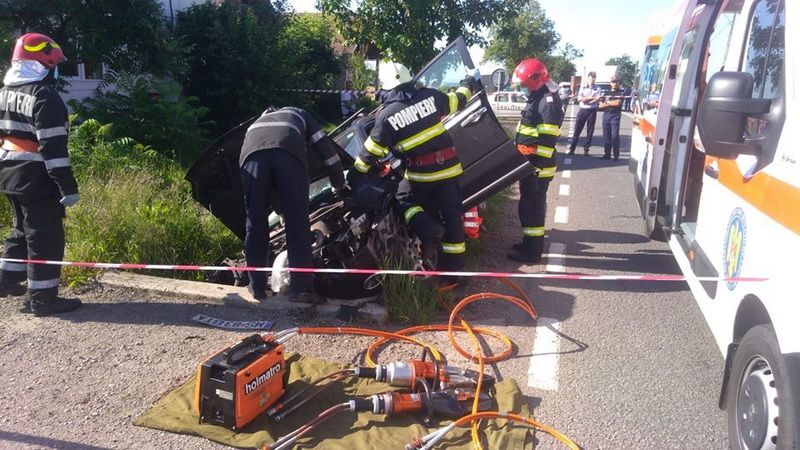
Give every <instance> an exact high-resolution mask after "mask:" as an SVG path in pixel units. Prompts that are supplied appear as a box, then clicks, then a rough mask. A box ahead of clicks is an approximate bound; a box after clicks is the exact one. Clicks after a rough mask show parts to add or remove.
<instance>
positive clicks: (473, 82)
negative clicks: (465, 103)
mask: <svg viewBox="0 0 800 450" xmlns="http://www.w3.org/2000/svg"><path fill="white" fill-rule="evenodd" d="M461 84H462V85H463V86H466V87H468V88H469V90H470V91H472V93H473V94H475V93H477V92H480V91H482V90H483V83H482V82H481V72H480V70H478V69H474V70H473V71H472V73H471V74H469V75H467V76H466V77H465V78H464V79H463V80H461Z"/></svg>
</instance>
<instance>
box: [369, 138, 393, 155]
mask: <svg viewBox="0 0 800 450" xmlns="http://www.w3.org/2000/svg"><path fill="white" fill-rule="evenodd" d="M364 148H366V149H367V151H368V152H370V153H372V154H373V155H375V156H377V157H379V158H383V157H384V156H386V154H387V153H389V149H387V148H386V147H384V146H382V145H380V144H378V143H377V142H375V141H373V140H372V138H371V137H368V138H367V140H366V141H364Z"/></svg>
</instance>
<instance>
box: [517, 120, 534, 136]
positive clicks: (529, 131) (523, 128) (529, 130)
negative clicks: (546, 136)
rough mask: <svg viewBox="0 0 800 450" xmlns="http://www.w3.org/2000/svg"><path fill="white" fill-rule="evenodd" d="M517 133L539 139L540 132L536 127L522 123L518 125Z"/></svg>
mask: <svg viewBox="0 0 800 450" xmlns="http://www.w3.org/2000/svg"><path fill="white" fill-rule="evenodd" d="M517 133H519V134H524V135H526V136H533V137H539V131H538V130H537V129H536V128H535V127H529V126H528V125H523V124H522V122H520V123H519V125H517Z"/></svg>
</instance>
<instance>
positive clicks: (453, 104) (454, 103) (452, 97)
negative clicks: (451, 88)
mask: <svg viewBox="0 0 800 450" xmlns="http://www.w3.org/2000/svg"><path fill="white" fill-rule="evenodd" d="M447 100H448V101H449V102H450V112H448V114H453V113H454V112H456V111H458V96H457V95H456V93H455V92H449V93H448V94H447Z"/></svg>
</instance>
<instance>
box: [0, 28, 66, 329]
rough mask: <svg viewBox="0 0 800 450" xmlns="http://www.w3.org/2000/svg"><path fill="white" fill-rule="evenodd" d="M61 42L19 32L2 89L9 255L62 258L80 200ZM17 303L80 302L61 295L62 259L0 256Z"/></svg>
mask: <svg viewBox="0 0 800 450" xmlns="http://www.w3.org/2000/svg"><path fill="white" fill-rule="evenodd" d="M65 60H66V58H65V57H64V52H63V51H62V50H61V47H59V46H58V44H57V43H56V42H55V41H54V40H53V39H51V38H50V37H48V36H45V35H43V34H39V33H28V34H25V35H23V36H21V37H20V38H19V39H17V42H16V45H15V46H14V53H13V55H12V56H11V68H10V69H9V70H8V72H6V75H5V78H4V79H3V84H4V85H5V86H4V87H3V88H2V89H0V149H1V150H0V192H3V194H5V196H6V198H8V201H9V203H10V204H11V210H12V211H13V212H14V227H13V228H12V229H11V234H9V236H8V237H7V238H6V240H5V250H4V251H3V257H4V258H12V259H43V260H51V261H61V260H63V259H64V245H65V241H64V224H63V220H64V216H65V211H64V207H67V206H74V205H75V204H76V203H78V183H77V181H75V177H74V176H73V174H72V164H71V162H70V159H69V153H68V151H67V138H68V134H69V132H68V129H67V107H66V105H64V101H63V100H62V99H61V97H60V96H59V95H58V92H57V91H56V85H55V82H56V79H57V77H58V64H59V63H61V62H62V61H65ZM26 275H27V280H28V287H27V294H28V299H27V300H26V301H25V304H24V306H23V307H22V309H21V310H20V311H21V312H23V313H31V312H32V313H33V314H34V315H35V316H39V317H40V316H47V315H51V314H59V313H64V312H69V311H73V310H76V309H78V308H79V307H80V306H81V301H80V300H77V299H65V298H60V297H59V296H58V283H59V279H60V278H61V266H57V265H44V264H21V263H13V262H6V261H3V262H2V263H0V297H5V296H7V295H15V296H16V295H22V294H23V293H24V292H25V287H24V286H23V285H22V283H23V282H24V281H25V279H26Z"/></svg>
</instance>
